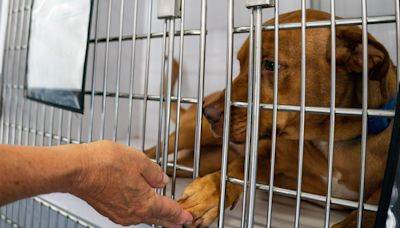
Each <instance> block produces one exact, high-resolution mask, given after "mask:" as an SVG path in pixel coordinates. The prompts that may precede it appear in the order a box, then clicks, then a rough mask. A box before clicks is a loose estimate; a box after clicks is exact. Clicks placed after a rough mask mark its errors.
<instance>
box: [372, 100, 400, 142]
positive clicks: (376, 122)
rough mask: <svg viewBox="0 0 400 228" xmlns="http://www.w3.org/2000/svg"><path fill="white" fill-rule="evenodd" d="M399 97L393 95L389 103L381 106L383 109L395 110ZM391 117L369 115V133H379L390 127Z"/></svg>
mask: <svg viewBox="0 0 400 228" xmlns="http://www.w3.org/2000/svg"><path fill="white" fill-rule="evenodd" d="M396 101H397V97H396V96H393V97H392V98H391V99H390V100H389V102H388V103H386V104H384V105H382V106H381V107H379V109H381V110H393V109H394V108H395V107H396ZM391 121H392V119H391V118H388V117H380V116H371V117H368V134H379V133H381V132H382V131H384V130H385V129H386V128H388V127H389V125H390V122H391Z"/></svg>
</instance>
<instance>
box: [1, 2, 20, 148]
mask: <svg viewBox="0 0 400 228" xmlns="http://www.w3.org/2000/svg"><path fill="white" fill-rule="evenodd" d="M18 4H19V0H16V1H12V2H11V3H10V6H11V9H14V7H17V9H18ZM13 16H14V20H13V17H12V16H11V19H10V20H9V22H10V24H9V25H11V24H13V26H10V31H9V32H10V33H11V35H10V40H9V45H15V39H16V33H17V25H18V15H13ZM13 22H14V23H13ZM14 54H15V51H8V52H6V55H5V56H4V58H5V59H8V60H7V61H6V63H7V64H6V65H5V66H4V69H5V70H4V75H7V74H8V75H9V77H10V78H9V80H10V81H11V83H14V77H13V69H14ZM12 94H13V90H12V89H9V91H8V96H7V98H6V99H7V100H8V101H9V105H7V106H9V107H11V105H12V100H13V96H12ZM6 113H7V114H5V117H4V118H6V121H7V122H10V119H11V108H9V109H8V110H6ZM9 137H10V128H6V133H5V143H6V144H8V143H9Z"/></svg>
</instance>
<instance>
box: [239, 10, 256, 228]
mask: <svg viewBox="0 0 400 228" xmlns="http://www.w3.org/2000/svg"><path fill="white" fill-rule="evenodd" d="M249 47H250V48H249V66H248V67H249V69H248V76H247V84H248V85H247V103H248V106H247V120H246V145H245V161H244V171H243V173H244V178H243V202H242V218H241V221H240V227H241V228H244V227H246V218H247V208H248V199H249V194H248V189H249V165H250V164H249V163H250V143H251V113H252V108H253V105H252V102H253V73H254V53H253V52H254V17H253V14H250V31H249Z"/></svg>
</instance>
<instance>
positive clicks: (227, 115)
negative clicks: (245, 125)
mask: <svg viewBox="0 0 400 228" xmlns="http://www.w3.org/2000/svg"><path fill="white" fill-rule="evenodd" d="M233 10H234V2H233V0H229V1H228V24H227V27H228V37H227V39H228V43H227V44H228V45H227V49H226V51H227V53H226V54H227V64H226V78H225V104H224V107H225V108H224V131H223V141H222V159H221V190H220V191H221V192H220V197H219V218H218V227H224V218H225V199H226V195H225V193H226V184H227V183H226V176H227V173H228V155H229V131H230V120H231V105H230V103H231V93H232V91H231V90H232V74H233V26H234V19H233ZM199 100H200V99H199ZM199 104H201V103H200V102H199ZM193 167H194V166H193ZM195 171H196V170H195Z"/></svg>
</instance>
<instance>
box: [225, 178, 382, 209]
mask: <svg viewBox="0 0 400 228" xmlns="http://www.w3.org/2000/svg"><path fill="white" fill-rule="evenodd" d="M228 180H229V181H230V182H231V183H233V184H238V185H242V186H243V180H240V179H237V178H234V177H228ZM256 188H257V189H258V190H261V191H265V192H268V191H269V186H268V185H266V184H260V183H257V184H256ZM273 192H274V193H276V194H278V195H282V196H286V197H291V198H296V195H297V193H296V191H294V190H290V189H285V188H279V187H276V186H274V188H273ZM301 199H303V200H310V201H317V202H322V203H324V202H326V196H324V195H318V194H313V193H307V192H302V193H301ZM331 203H332V204H335V205H338V206H344V207H348V208H354V209H357V208H358V202H356V201H351V200H345V199H339V198H334V197H332V198H331ZM364 206H365V207H364V208H365V210H368V211H375V212H376V211H377V210H378V206H377V205H372V204H364Z"/></svg>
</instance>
